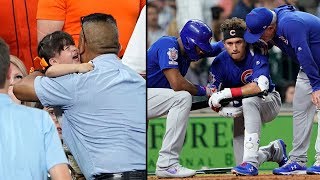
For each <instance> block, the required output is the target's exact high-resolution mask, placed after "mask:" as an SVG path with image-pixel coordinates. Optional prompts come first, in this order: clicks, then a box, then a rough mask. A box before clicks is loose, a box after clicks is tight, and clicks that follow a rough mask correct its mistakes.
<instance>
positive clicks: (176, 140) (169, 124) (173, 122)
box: [147, 88, 192, 168]
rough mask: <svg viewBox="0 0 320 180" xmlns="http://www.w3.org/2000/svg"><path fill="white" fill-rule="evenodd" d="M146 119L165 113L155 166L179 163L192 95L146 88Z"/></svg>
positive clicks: (160, 166) (161, 166)
mask: <svg viewBox="0 0 320 180" xmlns="http://www.w3.org/2000/svg"><path fill="white" fill-rule="evenodd" d="M147 94H148V103H147V105H148V119H151V118H155V117H159V116H162V115H165V114H167V120H166V132H165V134H164V137H163V141H162V147H161V149H160V151H159V158H158V161H157V168H167V167H170V166H173V165H176V164H178V163H179V155H180V152H181V149H182V146H183V142H184V139H185V135H186V129H187V124H188V120H189V114H190V109H191V105H192V96H191V94H190V93H189V92H187V91H174V90H172V89H166V88H148V92H147Z"/></svg>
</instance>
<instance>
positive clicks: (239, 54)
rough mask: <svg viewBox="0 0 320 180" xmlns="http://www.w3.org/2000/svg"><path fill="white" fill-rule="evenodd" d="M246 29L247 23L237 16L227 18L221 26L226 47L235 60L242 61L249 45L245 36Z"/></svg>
mask: <svg viewBox="0 0 320 180" xmlns="http://www.w3.org/2000/svg"><path fill="white" fill-rule="evenodd" d="M245 29H246V23H245V22H244V20H243V19H240V18H237V17H233V18H231V19H226V20H225V21H224V22H223V23H222V24H221V26H220V30H221V32H222V34H223V42H224V47H225V48H226V50H227V52H228V54H229V55H230V56H231V58H232V59H233V60H234V61H242V60H243V59H244V58H245V55H246V45H247V43H246V42H245V40H244V38H243V34H244V32H245Z"/></svg>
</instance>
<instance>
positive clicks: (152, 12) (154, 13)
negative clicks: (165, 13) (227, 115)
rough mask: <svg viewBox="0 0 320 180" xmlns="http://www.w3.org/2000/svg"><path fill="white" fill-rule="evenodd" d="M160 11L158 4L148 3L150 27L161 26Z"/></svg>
mask: <svg viewBox="0 0 320 180" xmlns="http://www.w3.org/2000/svg"><path fill="white" fill-rule="evenodd" d="M158 17H159V11H158V8H157V6H155V5H154V4H152V3H149V4H148V8H147V21H148V23H147V24H148V26H149V27H159V23H158Z"/></svg>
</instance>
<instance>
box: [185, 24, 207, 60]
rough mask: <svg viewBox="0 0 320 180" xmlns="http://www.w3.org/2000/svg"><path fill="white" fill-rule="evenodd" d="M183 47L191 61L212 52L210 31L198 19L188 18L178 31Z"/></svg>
mask: <svg viewBox="0 0 320 180" xmlns="http://www.w3.org/2000/svg"><path fill="white" fill-rule="evenodd" d="M180 38H181V41H182V44H183V49H184V52H185V53H186V55H187V56H188V58H189V59H190V60H191V61H197V60H199V59H202V58H204V57H208V56H210V54H212V53H213V48H212V46H211V44H210V43H211V41H212V31H211V29H210V27H209V26H208V25H207V24H205V23H204V22H202V21H200V20H189V21H188V22H187V23H186V24H185V25H184V26H183V28H182V30H181V31H180Z"/></svg>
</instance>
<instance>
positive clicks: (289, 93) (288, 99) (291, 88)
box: [284, 83, 295, 103]
mask: <svg viewBox="0 0 320 180" xmlns="http://www.w3.org/2000/svg"><path fill="white" fill-rule="evenodd" d="M294 92H295V84H294V83H289V84H288V85H287V86H286V88H285V95H284V97H285V98H284V102H285V103H292V102H293V96H294Z"/></svg>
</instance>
